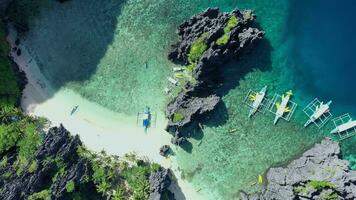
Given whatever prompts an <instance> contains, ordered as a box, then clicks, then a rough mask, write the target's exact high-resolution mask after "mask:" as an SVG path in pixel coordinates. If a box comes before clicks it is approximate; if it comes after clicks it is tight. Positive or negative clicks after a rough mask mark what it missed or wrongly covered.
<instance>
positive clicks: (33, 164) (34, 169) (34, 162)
mask: <svg viewBox="0 0 356 200" xmlns="http://www.w3.org/2000/svg"><path fill="white" fill-rule="evenodd" d="M37 167H38V164H37V161H35V160H34V161H32V163H31V165H30V167H29V168H28V171H29V172H30V173H33V172H35V171H36V170H37Z"/></svg>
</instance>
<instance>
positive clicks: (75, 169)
mask: <svg viewBox="0 0 356 200" xmlns="http://www.w3.org/2000/svg"><path fill="white" fill-rule="evenodd" d="M80 148H83V147H82V142H81V141H80V139H79V137H78V136H77V135H76V136H71V135H70V133H69V132H68V131H67V130H66V129H65V128H64V127H63V126H62V125H61V126H60V127H54V128H51V129H50V130H49V131H48V133H47V134H46V135H45V138H44V142H43V143H42V144H41V145H40V146H39V147H38V149H37V151H36V152H35V154H34V155H33V158H32V159H31V160H30V161H29V162H28V164H27V166H25V168H24V170H23V171H22V172H20V173H17V172H16V171H17V164H15V163H16V162H17V152H16V148H13V149H11V150H10V151H9V152H7V153H6V155H0V156H1V157H0V160H1V158H3V157H4V156H6V157H7V161H6V163H5V164H2V165H1V166H0V199H2V200H13V199H16V200H25V199H28V198H29V197H30V196H31V195H33V194H34V193H39V192H42V191H46V195H47V196H48V198H50V199H53V200H69V199H73V198H74V196H73V195H75V194H77V195H80V197H81V198H84V199H87V200H100V199H107V198H109V197H107V196H103V195H102V194H99V193H98V192H97V186H96V184H95V182H93V181H94V179H93V175H94V171H93V170H94V168H93V162H92V160H91V159H90V158H89V157H86V156H80V154H79V153H78V151H79V149H80ZM137 162H140V161H137ZM34 163H35V166H36V167H33V166H34ZM106 170H107V171H108V170H109V169H106ZM147 178H149V184H150V191H149V192H150V199H152V200H160V199H167V198H168V199H171V200H174V195H173V194H172V193H171V192H170V191H168V187H169V186H170V184H171V176H170V171H169V170H167V169H164V168H162V167H161V168H160V170H158V171H155V172H151V173H150V174H148V175H147ZM122 181H125V180H122ZM68 183H73V186H74V188H75V191H74V192H75V193H73V191H68ZM74 188H73V189H74ZM163 196H164V197H165V198H163Z"/></svg>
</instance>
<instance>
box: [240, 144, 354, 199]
mask: <svg viewBox="0 0 356 200" xmlns="http://www.w3.org/2000/svg"><path fill="white" fill-rule="evenodd" d="M340 157H341V153H340V146H339V144H338V143H337V142H334V141H332V140H331V139H328V138H326V139H324V140H323V141H321V143H319V144H316V145H315V146H314V147H313V148H311V149H310V150H308V151H306V152H305V153H303V155H302V156H301V157H300V158H298V159H296V160H294V161H292V162H291V163H290V164H289V165H287V166H286V167H277V168H271V169H270V170H269V171H268V173H267V182H268V184H267V187H266V191H265V192H264V193H263V194H255V195H246V194H245V193H241V198H242V200H296V199H320V200H322V199H343V200H352V199H356V171H352V170H351V169H350V167H349V162H348V161H346V160H342V159H340Z"/></svg>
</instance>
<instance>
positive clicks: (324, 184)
mask: <svg viewBox="0 0 356 200" xmlns="http://www.w3.org/2000/svg"><path fill="white" fill-rule="evenodd" d="M308 184H310V186H312V187H313V188H314V189H317V190H323V189H328V188H334V187H335V185H334V184H332V183H330V182H328V181H315V180H312V181H310V182H309V183H308Z"/></svg>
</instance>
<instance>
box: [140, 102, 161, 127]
mask: <svg viewBox="0 0 356 200" xmlns="http://www.w3.org/2000/svg"><path fill="white" fill-rule="evenodd" d="M156 118H157V117H156V114H155V113H152V112H151V109H150V107H148V106H146V107H145V109H144V110H143V112H138V113H137V125H139V124H140V121H142V124H141V125H142V126H143V128H144V129H145V132H147V129H148V128H150V127H155V126H156Z"/></svg>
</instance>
